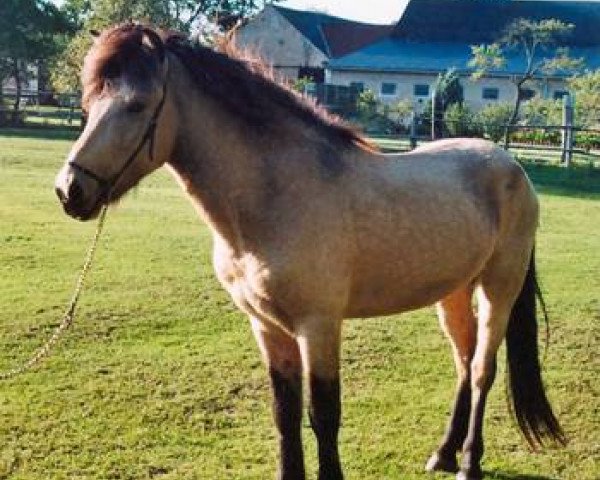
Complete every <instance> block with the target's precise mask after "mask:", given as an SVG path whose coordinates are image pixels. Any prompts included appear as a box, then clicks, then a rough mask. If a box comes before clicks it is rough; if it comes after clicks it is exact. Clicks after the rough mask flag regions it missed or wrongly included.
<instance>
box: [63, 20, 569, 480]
mask: <svg viewBox="0 0 600 480" xmlns="http://www.w3.org/2000/svg"><path fill="white" fill-rule="evenodd" d="M95 36H96V38H95V40H94V44H93V46H92V47H91V49H90V50H89V52H88V54H87V56H86V58H85V61H84V65H83V70H82V83H83V106H84V109H85V111H86V112H87V115H88V121H87V124H86V126H85V129H84V130H83V132H82V133H81V135H80V137H79V139H78V140H77V141H76V142H75V144H74V146H73V147H72V150H71V152H70V154H69V155H68V158H67V159H66V162H65V165H64V166H63V168H62V169H61V171H60V172H59V173H58V176H57V179H56V192H57V194H58V197H59V199H60V202H61V203H62V206H63V208H64V210H65V211H66V212H67V213H68V214H69V215H70V216H72V217H75V218H78V219H80V220H88V219H92V218H94V217H96V216H97V215H98V213H99V211H100V210H101V208H102V206H104V205H106V204H109V203H112V202H115V201H117V200H118V199H119V198H120V197H121V196H123V195H124V194H125V193H126V192H127V191H128V190H130V189H131V188H132V187H133V186H134V185H135V184H137V183H138V182H139V181H140V180H141V179H142V178H144V177H145V176H146V175H148V174H150V173H151V172H152V171H154V170H155V169H157V168H159V167H161V166H163V165H166V166H167V168H169V169H170V170H171V171H172V173H173V175H174V176H175V178H176V179H177V180H178V181H179V183H180V184H181V185H182V187H183V188H184V189H185V190H186V191H187V193H188V195H189V197H190V199H191V201H192V202H193V204H194V205H195V207H196V208H197V210H198V212H199V215H200V216H201V217H202V219H203V220H204V221H205V222H206V223H207V224H208V226H209V227H210V229H211V231H212V235H213V239H214V253H213V262H214V267H215V271H216V274H217V276H218V279H219V281H220V282H221V283H222V285H223V286H224V288H225V289H226V290H227V291H228V292H229V294H230V295H231V297H232V299H233V301H234V302H235V303H236V305H237V306H238V307H239V309H240V310H241V311H242V312H244V313H245V314H247V315H248V317H249V319H250V324H251V326H252V330H253V332H254V335H255V337H256V340H257V343H258V345H259V348H260V350H261V352H262V354H263V356H264V359H265V363H266V365H267V367H268V371H269V374H270V379H271V385H272V391H273V414H274V420H275V424H276V427H277V430H278V434H279V435H278V441H279V448H280V462H279V463H280V465H279V470H278V472H279V473H278V475H279V478H280V479H282V480H291V479H304V478H305V469H304V459H303V449H302V443H301V435H300V433H301V432H300V431H301V418H302V410H303V407H302V388H303V387H302V385H303V382H304V381H306V383H307V384H308V391H309V399H310V407H309V418H310V424H311V426H312V429H313V431H314V433H315V435H316V438H317V444H318V458H319V474H318V475H319V479H321V480H336V479H341V478H342V477H343V474H342V468H341V464H340V459H339V455H338V445H337V443H338V441H337V439H338V431H339V427H340V414H341V401H340V380H339V357H340V338H341V326H342V320H343V319H346V318H354V317H372V316H378V315H387V314H392V313H397V312H403V311H407V310H411V309H416V308H419V307H423V306H426V305H430V304H433V303H436V302H437V311H438V315H439V320H440V323H441V326H442V328H443V330H444V331H445V333H446V335H447V337H448V338H449V340H450V342H451V345H452V348H453V352H454V361H455V364H456V371H457V374H458V384H457V392H456V399H455V402H454V407H453V412H452V414H451V417H450V421H449V424H448V427H447V430H446V433H445V435H444V437H443V439H442V441H441V443H440V445H439V447H438V448H437V449H436V450H435V451H434V453H433V455H432V456H431V458H430V459H429V461H428V462H427V466H426V469H427V470H429V471H437V470H442V471H448V472H458V473H457V478H459V479H464V480H473V479H479V478H482V476H483V473H482V470H481V467H480V460H481V457H482V455H483V439H482V424H483V418H484V408H485V402H486V396H487V394H488V391H489V390H490V388H491V386H492V383H493V381H494V376H495V372H496V353H497V350H498V348H499V346H500V344H501V343H502V341H503V339H504V338H506V343H507V358H508V380H509V386H510V388H509V390H510V396H511V400H512V410H513V411H514V414H515V417H516V419H517V422H518V425H519V427H520V428H521V430H522V432H523V434H524V435H525V437H526V439H527V440H528V441H529V443H531V444H532V445H538V444H543V443H545V442H546V440H548V439H549V440H552V441H557V442H559V443H563V442H564V441H565V437H564V434H563V431H562V429H561V427H560V426H559V423H558V421H557V420H556V417H555V415H554V414H553V412H552V409H551V407H550V405H549V402H548V400H547V398H546V395H545V392H544V387H543V383H542V380H541V374H540V364H539V360H538V347H537V320H536V296H537V295H539V289H538V287H537V282H536V274H535V262H534V255H533V250H534V237H535V231H536V227H537V223H538V202H537V199H536V195H535V193H534V190H533V188H532V185H531V183H530V182H529V180H528V178H527V177H526V175H525V173H524V172H523V170H522V169H521V167H520V166H519V165H518V164H517V163H516V162H515V161H514V160H513V159H512V158H511V157H510V156H509V155H508V154H507V153H506V152H505V151H503V150H502V149H500V148H498V147H496V146H495V145H494V144H492V143H490V142H487V141H484V140H476V139H453V140H444V141H439V142H433V143H430V144H429V145H427V146H423V147H420V148H418V149H416V150H414V151H412V152H410V153H406V154H398V155H383V154H381V153H378V152H377V150H376V149H375V148H374V147H372V146H371V145H370V144H369V142H368V141H367V140H366V139H364V138H363V137H362V136H361V135H360V134H359V133H357V132H356V131H355V130H354V129H352V128H350V127H349V126H348V125H346V124H345V123H343V122H342V121H341V120H340V119H338V118H337V117H334V116H332V115H329V114H327V113H326V112H325V111H324V110H322V109H320V108H319V107H317V106H315V105H314V103H311V102H310V101H308V100H307V99H305V98H302V97H301V96H299V95H297V94H295V93H294V92H293V91H292V90H291V89H289V88H287V87H286V86H284V85H282V84H279V83H278V82H277V81H275V80H274V78H273V75H272V74H271V73H270V72H269V70H268V69H267V68H265V67H264V65H262V64H261V63H260V62H257V61H255V60H253V59H252V58H250V57H249V56H247V55H245V54H244V53H241V52H239V51H237V50H236V49H235V47H234V46H233V45H232V44H231V42H229V44H227V42H224V43H223V45H221V47H220V48H208V47H205V46H201V45H198V44H194V43H192V42H190V41H188V40H186V39H185V38H184V37H182V36H181V35H178V34H175V33H166V32H163V31H160V30H157V29H154V28H152V27H150V26H145V25H140V24H135V23H128V24H124V25H119V26H116V27H113V28H111V29H108V30H106V31H104V32H103V33H102V34H96V35H95ZM473 295H474V296H475V298H476V300H477V309H476V310H477V311H476V312H474V310H473V307H472V297H473ZM459 452H462V456H461V462H460V464H459V463H458V461H457V454H458V453H459Z"/></svg>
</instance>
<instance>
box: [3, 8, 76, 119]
mask: <svg viewBox="0 0 600 480" xmlns="http://www.w3.org/2000/svg"><path fill="white" fill-rule="evenodd" d="M70 29H71V25H69V23H68V21H67V18H66V17H65V16H64V15H63V14H62V13H61V12H60V11H59V10H58V8H57V7H56V6H54V4H53V3H51V2H50V1H49V0H2V2H0V83H2V82H3V81H4V80H5V79H6V78H8V77H10V78H12V79H13V80H14V82H15V85H16V87H17V95H16V98H15V101H14V105H13V110H14V113H12V114H11V119H12V120H11V121H12V123H13V124H17V123H20V122H21V120H22V114H21V113H20V112H19V106H20V91H21V85H22V84H23V83H24V82H25V81H26V80H27V79H28V77H29V75H30V68H31V67H32V66H33V65H36V64H37V62H38V61H39V60H41V59H45V58H48V57H50V56H52V55H53V54H55V53H56V51H57V50H58V46H59V45H60V42H59V41H57V39H58V38H59V36H60V34H64V33H66V32H69V31H70ZM6 115H7V114H3V117H5V118H3V119H2V118H0V123H2V122H3V120H6Z"/></svg>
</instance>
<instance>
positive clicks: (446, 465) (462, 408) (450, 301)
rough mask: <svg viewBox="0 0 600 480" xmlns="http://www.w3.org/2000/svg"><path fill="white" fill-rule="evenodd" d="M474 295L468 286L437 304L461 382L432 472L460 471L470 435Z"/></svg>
mask: <svg viewBox="0 0 600 480" xmlns="http://www.w3.org/2000/svg"><path fill="white" fill-rule="evenodd" d="M472 295H473V288H472V287H471V286H469V287H465V288H463V289H460V290H457V291H456V292H454V293H452V294H450V295H448V296H447V297H446V298H444V299H443V300H441V301H440V302H439V303H438V305H437V310H438V317H439V320H440V325H441V327H442V329H443V330H444V332H445V334H446V336H447V337H448V339H449V340H450V343H451V345H452V352H453V354H454V363H455V366H456V373H457V376H458V382H457V388H456V398H455V400H454V407H453V409H452V414H451V416H450V421H449V422H448V427H447V429H446V433H445V434H444V437H443V439H442V442H441V444H440V446H439V447H438V449H437V450H436V451H435V452H434V454H433V455H432V456H431V457H430V458H429V461H428V462H427V466H426V467H425V468H426V470H427V471H429V472H432V471H444V472H457V471H458V463H457V461H456V452H457V451H458V450H460V448H461V446H462V443H463V441H464V440H465V437H466V436H467V429H468V426H469V412H470V410H471V385H470V375H469V368H470V363H471V358H472V357H473V351H474V350H475V336H476V320H475V316H474V315H473V309H472V307H471V299H472Z"/></svg>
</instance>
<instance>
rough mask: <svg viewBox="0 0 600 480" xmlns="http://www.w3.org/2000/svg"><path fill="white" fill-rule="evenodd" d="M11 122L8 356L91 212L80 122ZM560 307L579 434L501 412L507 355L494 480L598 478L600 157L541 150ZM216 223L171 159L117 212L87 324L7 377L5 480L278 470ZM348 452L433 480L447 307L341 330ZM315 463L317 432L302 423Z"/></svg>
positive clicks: (85, 231)
mask: <svg viewBox="0 0 600 480" xmlns="http://www.w3.org/2000/svg"><path fill="white" fill-rule="evenodd" d="M33 135H34V136H32V134H31V133H30V132H13V133H12V134H7V133H4V134H0V369H2V370H5V369H8V368H10V367H12V366H14V365H17V364H19V363H20V362H23V361H24V360H25V359H26V358H27V357H28V356H29V355H30V354H31V353H32V352H33V351H34V350H35V349H36V348H37V347H38V346H39V345H40V344H41V343H42V342H43V341H44V340H45V339H46V338H47V337H48V336H49V335H50V333H51V331H52V329H53V327H55V326H56V324H57V323H58V321H59V320H60V317H61V315H62V312H63V310H64V308H65V306H66V304H67V302H68V299H69V297H70V294H71V291H72V288H73V286H74V282H75V279H76V277H77V274H78V271H79V268H80V266H81V263H82V260H83V256H84V253H85V250H86V249H87V245H88V241H89V239H90V238H91V236H92V234H93V231H94V224H93V223H90V224H82V223H78V222H76V221H74V220H71V219H69V218H67V217H66V216H65V215H64V214H63V213H62V211H61V209H60V208H59V206H58V204H57V201H56V199H55V196H54V192H53V180H54V175H55V173H56V172H57V170H58V168H59V166H60V165H61V164H62V162H63V159H64V157H65V154H66V152H67V151H68V149H69V145H70V140H69V134H61V133H57V132H55V133H54V134H53V138H52V139H48V138H43V137H44V136H45V135H46V134H44V133H42V132H34V133H33ZM530 173H531V175H532V177H533V179H534V180H535V181H536V184H537V185H538V187H539V191H540V193H541V202H542V209H543V210H542V211H543V213H542V221H541V228H540V233H539V239H538V253H537V255H538V264H539V274H540V278H541V283H542V287H543V291H544V292H545V295H546V302H547V304H548V307H549V311H550V316H551V327H552V337H551V345H550V350H549V351H548V354H547V358H546V360H545V379H546V384H547V389H548V394H549V396H550V398H551V399H552V401H553V404H554V407H555V410H556V412H557V414H558V415H559V417H560V419H561V421H562V423H563V425H564V428H565V430H566V431H567V433H568V435H569V437H570V443H569V445H568V447H567V448H565V449H553V448H550V449H548V450H546V451H544V452H542V453H531V452H529V451H528V449H527V447H526V446H525V444H524V442H523V441H522V439H521V438H520V436H519V433H518V431H517V429H516V427H515V426H514V425H513V422H512V421H511V418H510V416H509V414H508V411H507V409H506V402H505V397H504V378H503V374H502V373H503V371H504V368H503V367H504V361H503V356H504V353H503V352H501V359H500V362H499V366H500V367H501V374H500V375H499V377H498V380H497V382H496V385H495V387H494V389H493V392H492V395H491V398H490V401H489V407H488V410H487V416H486V429H485V437H486V442H487V444H486V446H487V450H486V454H485V457H484V469H485V470H486V472H487V473H488V474H489V477H488V478H491V479H498V480H517V479H519V480H569V479H571V480H597V479H598V478H600V382H599V374H600V359H599V356H598V348H599V342H600V173H599V171H598V170H592V169H589V168H581V169H575V170H574V171H571V172H566V171H565V170H561V169H558V168H555V167H551V166H541V165H538V166H531V167H530ZM210 244H211V240H210V235H209V232H208V230H207V228H206V227H205V226H204V225H202V224H201V223H200V221H199V220H198V219H197V217H196V215H195V213H194V211H193V209H192V207H191V205H190V204H189V203H188V202H187V200H186V199H185V197H184V195H183V193H182V192H181V191H180V189H179V187H178V186H177V185H176V184H175V182H174V181H173V180H172V179H171V178H169V176H168V174H167V173H165V172H164V171H160V172H158V173H157V174H155V175H153V176H152V177H150V178H148V179H146V180H145V181H144V182H143V183H142V185H141V186H140V187H138V188H137V189H136V190H135V191H134V192H132V193H131V194H130V195H129V196H128V197H127V198H126V199H125V200H124V201H123V202H122V203H121V204H120V205H119V206H118V207H116V208H114V209H112V210H111V211H110V212H109V216H108V219H107V225H106V229H105V234H104V235H103V237H102V239H101V244H100V248H99V251H98V255H97V259H96V262H95V265H94V269H93V271H92V274H91V276H90V278H89V283H88V288H87V289H86V291H85V292H84V296H83V298H82V301H81V305H80V310H79V314H78V318H77V319H76V322H75V325H74V328H73V329H72V330H70V331H69V332H67V334H66V335H65V337H64V338H63V340H62V342H61V343H60V344H59V346H58V347H57V349H56V351H55V352H54V354H53V355H52V356H51V357H50V358H49V359H48V360H47V361H46V362H45V363H44V364H42V365H40V366H39V367H37V368H36V369H35V370H34V371H33V372H31V373H28V374H25V375H22V376H20V377H18V378H15V379H13V380H10V381H7V382H2V383H0V479H14V480H25V479H28V480H29V479H39V480H46V479H52V480H54V479H69V480H71V479H102V480H105V479H154V478H160V479H161V480H162V479H165V480H166V479H169V480H175V479H256V480H259V479H260V480H264V479H270V478H273V476H274V470H275V465H276V457H277V450H276V440H275V433H274V428H273V426H272V422H271V416H270V393H269V388H268V380H267V375H266V372H265V369H264V367H263V365H262V363H261V361H260V358H259V354H258V351H257V348H256V347H255V345H254V341H253V338H252V335H251V333H250V330H249V327H248V325H247V322H246V319H245V318H244V316H243V315H241V314H240V313H238V312H237V311H236V309H235V308H234V306H233V305H232V303H231V302H230V300H229V299H228V297H227V295H226V294H225V293H224V292H223V291H222V290H221V288H220V287H219V285H218V284H217V282H216V280H215V278H214V276H213V273H212V267H211V264H210V246H211V245H210ZM344 337H345V341H344V346H343V362H342V363H343V370H342V376H343V377H342V378H343V396H344V413H343V428H342V432H341V437H340V442H341V453H342V456H343V463H344V469H345V472H346V475H347V478H348V479H349V480H352V479H356V480H359V479H360V480H366V479H370V480H381V479H401V480H405V479H409V480H410V479H415V480H416V479H425V478H440V479H441V478H452V477H449V476H445V475H438V476H434V477H429V476H428V475H426V474H424V473H423V466H424V462H425V460H426V459H427V457H428V456H429V454H430V453H431V451H432V449H433V448H434V446H435V445H436V443H437V442H438V441H439V438H440V436H441V434H442V432H443V429H444V426H445V422H446V415H447V413H448V410H449V406H450V402H451V398H452V392H453V385H454V371H453V365H452V361H451V356H450V349H449V346H448V344H447V342H446V341H445V339H444V338H443V336H442V334H441V332H440V330H439V328H438V325H437V320H436V317H435V314H434V311H433V309H432V308H428V309H424V310H421V311H418V312H414V313H410V314H404V315H402V316H394V317H391V318H381V319H372V320H368V321H367V320H365V321H361V320H353V321H349V322H348V323H347V324H346V326H345V330H344ZM304 439H305V444H306V452H307V453H306V454H307V463H308V470H309V478H316V476H315V471H316V459H315V457H316V456H315V443H314V440H313V437H312V434H311V431H310V428H309V426H308V421H307V420H305V421H304Z"/></svg>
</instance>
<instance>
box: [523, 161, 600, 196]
mask: <svg viewBox="0 0 600 480" xmlns="http://www.w3.org/2000/svg"><path fill="white" fill-rule="evenodd" d="M521 165H523V168H524V169H525V171H526V172H527V174H528V175H529V178H531V181H532V182H533V183H534V185H535V186H536V188H537V189H538V190H539V191H540V192H543V193H548V194H551V195H564V196H570V197H585V198H595V197H600V169H599V168H595V167H593V166H592V165H591V164H590V165H573V166H571V167H570V168H568V169H567V168H565V167H561V166H558V165H543V164H539V163H533V162H522V163H521Z"/></svg>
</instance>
